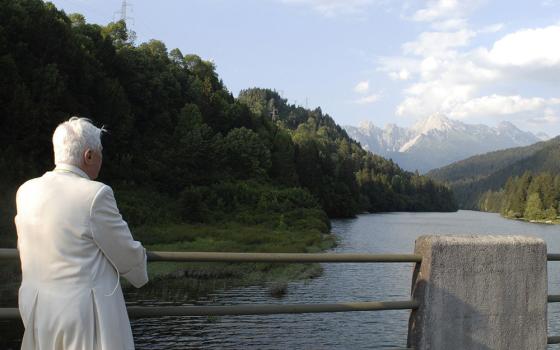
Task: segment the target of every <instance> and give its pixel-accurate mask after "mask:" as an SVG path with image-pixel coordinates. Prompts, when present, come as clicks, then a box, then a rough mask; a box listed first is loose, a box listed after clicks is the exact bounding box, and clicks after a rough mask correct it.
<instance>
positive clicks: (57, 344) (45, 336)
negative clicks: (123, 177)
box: [15, 117, 148, 350]
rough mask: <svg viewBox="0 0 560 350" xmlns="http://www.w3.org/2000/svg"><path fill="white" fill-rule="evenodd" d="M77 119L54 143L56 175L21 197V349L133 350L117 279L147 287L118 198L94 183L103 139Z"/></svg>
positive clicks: (142, 260) (30, 184) (142, 256)
mask: <svg viewBox="0 0 560 350" xmlns="http://www.w3.org/2000/svg"><path fill="white" fill-rule="evenodd" d="M102 131H104V130H103V129H99V128H97V127H95V126H94V125H93V124H92V123H91V122H90V121H89V120H88V119H84V118H77V117H72V118H70V120H68V121H66V122H64V123H62V124H60V125H59V126H58V127H57V128H56V130H55V132H54V135H53V146H54V159H55V164H56V168H55V169H54V170H53V171H49V172H46V173H45V174H44V175H43V176H41V177H39V178H36V179H32V180H29V181H27V182H26V183H25V184H23V185H22V186H21V187H20V188H19V190H18V193H17V196H16V203H17V216H16V218H15V222H16V227H17V234H18V249H19V254H20V258H21V269H22V283H21V288H20V290H19V309H20V313H21V317H22V320H23V323H24V325H25V334H24V336H23V342H22V349H67V350H77V349H84V350H86V349H103V350H118V349H134V342H133V339H132V332H131V329H130V322H129V320H128V314H127V312H126V306H125V303H124V298H123V294H122V290H121V288H120V284H119V275H122V276H123V277H125V278H126V279H127V280H129V281H130V283H132V284H133V285H134V286H135V287H137V288H138V287H141V286H142V285H144V284H145V283H146V282H147V281H148V275H147V272H146V251H145V249H144V248H143V247H142V245H141V244H140V242H137V241H134V240H133V238H132V235H131V233H130V230H129V229H128V225H127V223H126V222H125V221H124V220H123V219H122V217H121V215H120V214H119V210H118V209H117V205H116V202H115V198H114V196H113V191H112V190H111V188H110V187H109V186H107V185H104V184H103V183H101V182H97V181H93V180H95V179H96V178H97V176H98V174H99V170H100V168H101V162H102V154H101V150H102V146H101V133H102Z"/></svg>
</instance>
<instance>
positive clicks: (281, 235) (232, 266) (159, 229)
mask: <svg viewBox="0 0 560 350" xmlns="http://www.w3.org/2000/svg"><path fill="white" fill-rule="evenodd" d="M135 237H136V238H137V239H139V240H140V241H142V242H144V245H145V246H146V249H148V250H153V251H181V252H189V251H197V252H261V253H267V252H269V253H287V252H290V253H317V252H321V251H325V250H327V249H330V248H333V247H334V246H335V245H336V238H335V236H334V235H332V234H325V233H323V232H321V231H319V230H318V229H317V228H313V227H311V228H310V227H305V226H302V225H300V226H299V227H297V226H296V227H294V226H292V227H290V228H288V227H283V226H279V227H270V226H267V225H264V224H261V225H248V224H241V223H235V222H233V223H232V222H228V223H215V224H169V225H159V226H151V227H142V228H138V229H136V230H135ZM321 273H322V268H321V266H320V265H319V264H272V263H180V262H153V263H149V264H148V275H149V277H150V282H149V283H148V285H146V286H145V287H143V288H142V289H139V290H135V289H134V288H132V287H131V286H130V285H129V284H127V283H126V282H125V283H124V284H123V287H124V289H125V291H126V292H127V293H134V294H141V295H145V294H148V295H153V296H158V297H160V298H164V299H165V298H166V296H167V295H168V294H170V293H171V294H172V296H173V297H175V296H176V294H177V293H180V294H181V293H182V294H187V295H188V296H189V297H190V296H192V297H198V296H201V295H205V294H208V293H210V292H212V291H214V290H216V289H226V288H231V287H237V286H247V285H263V284H265V285H267V286H269V290H270V293H271V294H274V295H281V294H282V292H283V290H284V288H283V286H285V285H287V282H288V281H293V280H299V279H308V278H314V277H317V276H319V275H320V274H321Z"/></svg>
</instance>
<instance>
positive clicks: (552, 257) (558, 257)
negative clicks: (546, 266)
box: [546, 254, 560, 261]
mask: <svg viewBox="0 0 560 350" xmlns="http://www.w3.org/2000/svg"><path fill="white" fill-rule="evenodd" d="M546 260H548V261H560V254H546Z"/></svg>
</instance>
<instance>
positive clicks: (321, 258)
mask: <svg viewBox="0 0 560 350" xmlns="http://www.w3.org/2000/svg"><path fill="white" fill-rule="evenodd" d="M148 260H150V261H184V262H194V261H196V262H219V261H221V262H276V263H314V262H337V263H350V262H370V263H374V262H378V263H385V262H387V263H389V262H421V261H422V256H421V255H415V254H348V253H340V254H337V253H312V254H311V253H210V252H148Z"/></svg>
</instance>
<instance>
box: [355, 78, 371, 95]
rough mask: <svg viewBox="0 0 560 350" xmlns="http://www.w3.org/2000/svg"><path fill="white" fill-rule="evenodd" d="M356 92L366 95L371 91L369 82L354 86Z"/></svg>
mask: <svg viewBox="0 0 560 350" xmlns="http://www.w3.org/2000/svg"><path fill="white" fill-rule="evenodd" d="M354 91H356V92H357V93H359V94H365V93H367V92H368V91H369V80H365V81H360V82H359V83H358V84H356V86H354Z"/></svg>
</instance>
